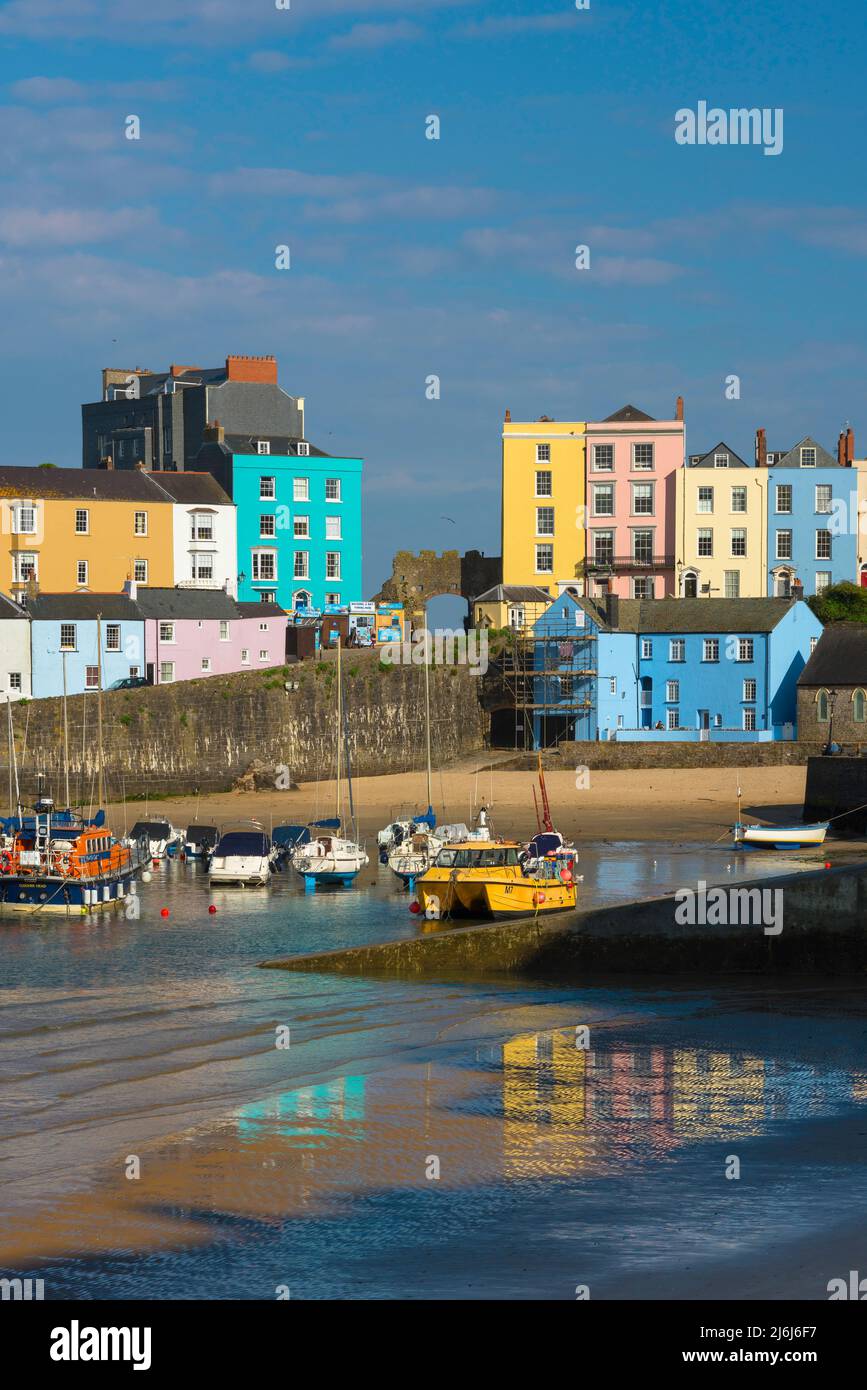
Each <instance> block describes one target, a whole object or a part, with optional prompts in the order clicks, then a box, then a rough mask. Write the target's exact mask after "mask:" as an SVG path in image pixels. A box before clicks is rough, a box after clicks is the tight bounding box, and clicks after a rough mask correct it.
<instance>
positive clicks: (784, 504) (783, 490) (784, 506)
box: [777, 483, 792, 516]
mask: <svg viewBox="0 0 867 1390" xmlns="http://www.w3.org/2000/svg"><path fill="white" fill-rule="evenodd" d="M777 512H778V513H780V514H781V515H784V516H791V514H792V484H791V483H777Z"/></svg>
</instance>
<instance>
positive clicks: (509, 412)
mask: <svg viewBox="0 0 867 1390" xmlns="http://www.w3.org/2000/svg"><path fill="white" fill-rule="evenodd" d="M511 422H512V412H511V410H507V411H506V424H507V425H508V424H511Z"/></svg>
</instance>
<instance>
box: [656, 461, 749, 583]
mask: <svg viewBox="0 0 867 1390" xmlns="http://www.w3.org/2000/svg"><path fill="white" fill-rule="evenodd" d="M675 479H676V484H675V485H676V493H677V497H676V510H677V517H676V526H675V550H676V572H675V587H676V596H677V597H678V598H764V597H765V596H766V593H767V587H766V578H765V576H766V574H767V563H768V557H767V553H766V551H767V536H768V526H767V520H768V470H767V469H765V468H752V467H751V466H750V465H748V464H746V463H744V461H743V459H741V458H739V457H738V455H737V454H736V453H735V452H734V450H733V449H730V448H729V447H728V445H727V444H718V445H717V446H716V448H715V449H711V450H710V452H709V453H707V454H694V455H692V457H691V458H690V459H689V460H688V462H687V466H686V467H685V468H679V469H678V470H677V472H676V474H675Z"/></svg>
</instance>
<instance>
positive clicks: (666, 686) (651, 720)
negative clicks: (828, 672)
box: [533, 593, 822, 747]
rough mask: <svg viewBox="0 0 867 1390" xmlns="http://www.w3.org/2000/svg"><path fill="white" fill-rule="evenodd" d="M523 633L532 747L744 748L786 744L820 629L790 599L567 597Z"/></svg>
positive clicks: (815, 620)
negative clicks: (569, 743) (592, 743)
mask: <svg viewBox="0 0 867 1390" xmlns="http://www.w3.org/2000/svg"><path fill="white" fill-rule="evenodd" d="M533 631H534V636H535V637H536V639H537V640H536V642H535V647H534V650H535V660H534V666H535V669H536V670H537V671H538V675H537V676H536V679H535V682H534V685H535V694H534V711H533V715H534V719H533V726H534V736H535V741H536V746H537V747H543V746H550V745H551V744H553V743H558V742H560V741H561V739H573V738H574V739H577V740H582V739H590V740H594V739H617V740H620V741H624V742H671V743H676V742H684V741H705V740H708V741H712V742H748V743H749V742H765V741H771V740H774V739H792V738H794V737H795V735H796V720H797V682H798V677H799V676H800V674H801V671H802V670H803V669H804V666H805V665H806V663H807V661H808V659H809V657H810V653H811V651H812V650H813V648H814V646H815V645H816V643H817V642H818V639H819V636H820V635H821V632H822V624H821V623H820V622H819V620H818V618H817V617H816V616H815V614H814V613H813V612H812V611H811V610H810V608H809V607H808V606H807V604H806V603H803V602H801V601H800V600H796V599H793V598H787V599H786V598H747V599H722V598H706V599H656V600H643V599H642V600H639V599H620V598H617V597H616V596H614V595H609V596H607V597H606V598H604V599H600V600H598V601H593V600H589V599H583V598H576V597H575V596H573V595H571V594H569V593H566V594H563V595H562V596H561V597H560V598H559V599H557V600H555V602H554V603H553V604H552V605H551V607H550V608H549V609H548V610H547V612H546V613H544V614H543V615H542V617H541V618H540V619H539V620H538V621H537V623H536V624H535V626H534V629H533ZM576 634H580V636H576Z"/></svg>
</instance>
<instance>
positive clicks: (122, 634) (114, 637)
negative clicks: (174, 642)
mask: <svg viewBox="0 0 867 1390" xmlns="http://www.w3.org/2000/svg"><path fill="white" fill-rule="evenodd" d="M26 611H27V614H28V616H29V618H30V652H31V667H32V682H33V697H34V699H37V700H41V699H43V698H45V697H46V696H49V695H62V694H63V679H64V668H65V670H66V693H67V694H68V695H81V694H83V693H84V692H85V691H88V690H97V689H98V688H99V684H100V667H101V668H102V687H103V689H107V687H108V686H110V685H111V684H112V683H113V682H114V681H116V680H122V679H126V678H127V677H129V676H143V675H144V674H145V669H144V667H145V631H144V618H143V616H142V614H141V612H140V611H139V609H138V607H137V606H136V604H135V603H134V602H133V600H132V599H131V598H130V597H129V596H128V595H127V594H92V593H83V592H79V593H74V594H36V595H35V596H34V597H30V598H28V599H27V607H26Z"/></svg>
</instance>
